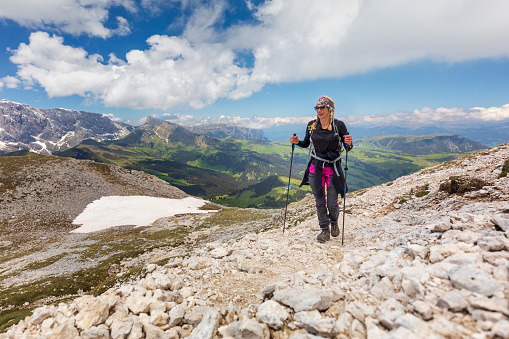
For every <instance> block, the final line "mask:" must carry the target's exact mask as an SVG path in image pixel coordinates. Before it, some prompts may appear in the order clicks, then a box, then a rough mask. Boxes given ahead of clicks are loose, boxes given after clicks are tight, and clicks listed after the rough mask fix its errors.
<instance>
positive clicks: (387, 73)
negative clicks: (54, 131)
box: [0, 0, 509, 128]
mask: <svg viewBox="0 0 509 339" xmlns="http://www.w3.org/2000/svg"><path fill="white" fill-rule="evenodd" d="M507 13H509V2H508V1H506V0H485V1H478V0H462V1H458V0H414V1H406V0H385V1H379V0H321V1H316V0H272V1H261V0H258V1H255V0H251V1H241V0H237V1H233V0H230V1H229V0H212V1H202V0H45V1H38V0H2V2H1V3H0V51H1V52H0V98H3V99H9V100H13V101H17V102H21V103H26V104H29V105H31V106H34V107H37V108H55V107H64V108H69V109H76V110H85V111H89V112H98V113H103V114H109V115H110V117H112V118H113V119H116V120H123V121H127V122H130V123H133V124H139V123H141V122H142V121H143V119H144V117H146V116H148V115H155V116H158V117H160V118H165V119H171V121H174V122H178V123H184V124H195V123H199V122H206V121H208V122H215V121H233V122H237V123H239V124H245V125H250V126H253V127H260V128H263V127H269V126H274V125H278V124H284V123H290V122H294V123H295V122H297V123H301V122H302V123H305V122H306V120H308V119H309V118H310V117H312V116H314V114H315V113H314V111H313V106H314V105H315V102H316V99H317V98H318V97H320V96H321V95H324V94H325V95H329V96H330V97H332V98H333V99H334V100H335V102H336V116H337V117H339V116H342V117H344V118H345V120H346V121H348V122H349V123H370V122H371V123H376V122H379V121H385V122H387V121H401V120H408V121H422V122H430V121H434V122H437V123H440V122H449V123H450V122H451V121H457V120H461V121H471V122H472V123H476V122H477V121H478V120H479V119H480V120H484V121H499V120H504V121H505V120H507V119H509V81H508V79H509V33H507V32H509V20H507V17H506V14H507Z"/></svg>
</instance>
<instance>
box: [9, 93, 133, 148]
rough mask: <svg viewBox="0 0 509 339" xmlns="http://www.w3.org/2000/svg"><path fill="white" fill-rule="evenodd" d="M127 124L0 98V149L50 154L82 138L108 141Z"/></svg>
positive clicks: (123, 131) (119, 134)
mask: <svg viewBox="0 0 509 339" xmlns="http://www.w3.org/2000/svg"><path fill="white" fill-rule="evenodd" d="M130 128H131V127H130V126H128V125H126V124H120V123H117V122H114V121H112V120H111V119H109V118H107V117H105V116H103V115H102V114H98V113H89V112H83V111H74V110H68V109H63V108H54V109H38V108H33V107H30V106H28V105H26V104H20V103H16V102H13V101H9V100H5V99H2V100H0V152H2V153H5V152H10V151H17V150H19V149H26V150H29V151H32V152H35V153H41V154H51V153H53V152H55V151H59V150H61V149H65V148H70V147H73V146H76V145H78V144H79V143H80V142H81V141H82V140H84V139H90V138H91V139H95V140H97V141H102V140H112V139H117V138H120V137H123V136H125V135H127V134H128V133H129V131H130Z"/></svg>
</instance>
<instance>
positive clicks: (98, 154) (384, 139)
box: [0, 100, 485, 208]
mask: <svg viewBox="0 0 509 339" xmlns="http://www.w3.org/2000/svg"><path fill="white" fill-rule="evenodd" d="M0 112H1V116H0V152H1V153H9V152H17V151H20V150H28V151H30V152H35V153H39V154H54V155H57V156H61V157H71V158H75V159H88V160H93V161H95V162H100V163H107V164H115V165H118V166H121V167H124V168H127V169H134V170H141V171H144V172H146V173H149V174H153V175H155V176H157V177H159V178H160V179H163V180H165V181H167V182H169V183H170V184H172V185H173V186H175V187H178V188H180V189H181V190H183V191H184V192H186V193H187V194H191V195H194V196H199V197H202V198H205V199H208V200H210V201H212V202H218V203H221V204H222V205H226V206H236V207H258V208H280V207H284V205H285V203H286V188H287V185H288V173H289V167H290V157H291V147H290V145H289V143H288V142H269V141H267V140H265V138H264V136H263V132H262V131H261V130H255V129H249V128H243V127H238V126H233V125H226V124H223V125H221V124H216V125H207V126H199V127H185V126H180V125H175V124H172V123H170V122H167V121H160V120H157V119H154V118H151V117H148V118H147V120H146V122H145V124H143V125H142V126H139V127H133V126H129V125H126V124H119V123H116V122H113V121H111V120H110V119H108V118H107V117H106V116H103V115H100V114H97V113H87V112H78V111H72V110H67V109H46V110H43V109H37V108H33V107H30V106H28V105H24V104H19V103H15V102H11V101H8V100H1V101H0ZM354 145H355V147H354V150H353V151H351V152H350V153H349V155H348V156H349V158H348V166H349V171H348V185H349V189H350V191H355V190H359V189H362V188H366V187H370V186H373V185H379V184H382V183H386V182H390V181H392V180H394V179H396V178H398V177H400V176H402V175H406V174H409V173H413V172H415V171H417V170H419V169H422V168H425V167H428V166H432V165H435V164H438V163H441V162H443V161H448V160H452V159H454V158H456V157H458V156H459V155H461V154H463V153H467V152H472V151H476V150H479V149H483V148H485V147H484V146H483V145H481V144H480V143H478V142H475V141H472V140H469V139H466V138H464V137H462V136H459V135H454V134H430V135H420V136H401V135H392V136H379V137H364V138H358V139H355V137H354ZM15 154H16V153H15ZM308 156H309V154H308V150H302V149H299V147H296V149H295V152H294V158H293V167H292V178H291V181H290V183H291V191H290V195H289V201H298V200H300V199H302V198H303V197H304V195H305V194H306V193H307V192H309V187H308V186H303V188H299V187H298V186H299V183H300V178H301V177H302V174H303V172H304V170H305V167H306V164H307V161H308ZM343 166H344V164H343Z"/></svg>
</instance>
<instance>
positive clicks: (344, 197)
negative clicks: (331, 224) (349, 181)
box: [341, 132, 348, 246]
mask: <svg viewBox="0 0 509 339" xmlns="http://www.w3.org/2000/svg"><path fill="white" fill-rule="evenodd" d="M345 135H348V132H346V134H345ZM345 145H346V146H345V150H346V155H345V187H344V190H345V191H344V196H343V231H342V232H341V246H343V240H344V238H345V213H346V173H347V172H348V144H345Z"/></svg>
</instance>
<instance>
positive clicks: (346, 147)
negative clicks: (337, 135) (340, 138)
mask: <svg viewBox="0 0 509 339" xmlns="http://www.w3.org/2000/svg"><path fill="white" fill-rule="evenodd" d="M344 135H350V133H348V132H346V133H345V134H344ZM343 144H344V146H345V149H348V146H349V145H348V144H347V143H346V142H345V143H343ZM347 152H348V151H347Z"/></svg>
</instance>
